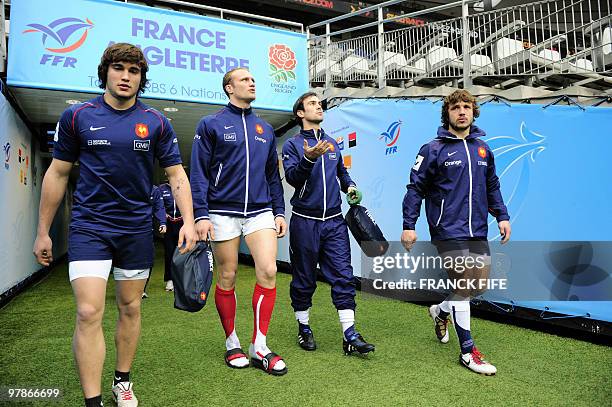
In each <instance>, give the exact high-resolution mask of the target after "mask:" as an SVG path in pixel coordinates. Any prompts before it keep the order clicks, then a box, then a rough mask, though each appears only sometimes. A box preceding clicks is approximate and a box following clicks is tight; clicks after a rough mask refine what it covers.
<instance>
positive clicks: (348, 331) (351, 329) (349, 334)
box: [344, 325, 357, 341]
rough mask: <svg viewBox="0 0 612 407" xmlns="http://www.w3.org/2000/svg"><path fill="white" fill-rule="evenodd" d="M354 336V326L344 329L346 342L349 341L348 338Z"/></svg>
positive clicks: (355, 332)
mask: <svg viewBox="0 0 612 407" xmlns="http://www.w3.org/2000/svg"><path fill="white" fill-rule="evenodd" d="M355 335H357V331H355V325H351V326H349V327H348V328H346V331H344V339H346V340H347V341H348V340H349V338H351V337H353V336H355Z"/></svg>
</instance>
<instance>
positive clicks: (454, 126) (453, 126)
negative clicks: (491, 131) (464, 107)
mask: <svg viewBox="0 0 612 407" xmlns="http://www.w3.org/2000/svg"><path fill="white" fill-rule="evenodd" d="M472 123H474V120H473V119H472V120H470V121H469V122H467V123H466V124H462V125H457V124H455V123H453V122H450V123H449V125H450V127H451V129H453V130H455V131H456V132H462V131H465V130H466V129H469V128H470V127H471V126H472Z"/></svg>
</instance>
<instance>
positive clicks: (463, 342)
mask: <svg viewBox="0 0 612 407" xmlns="http://www.w3.org/2000/svg"><path fill="white" fill-rule="evenodd" d="M457 319H458V318H457V312H456V310H455V307H453V322H454V324H455V331H456V332H457V337H458V338H459V345H460V346H461V353H471V352H472V349H473V348H474V340H472V335H471V334H470V331H469V330H467V329H463V328H462V327H461V325H459V322H458V321H457Z"/></svg>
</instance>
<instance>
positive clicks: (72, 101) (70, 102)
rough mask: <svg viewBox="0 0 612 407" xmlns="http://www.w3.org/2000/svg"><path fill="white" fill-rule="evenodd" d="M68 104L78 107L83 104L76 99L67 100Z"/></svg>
mask: <svg viewBox="0 0 612 407" xmlns="http://www.w3.org/2000/svg"><path fill="white" fill-rule="evenodd" d="M66 103H68V104H69V105H78V104H79V103H81V101H80V100H76V99H68V100H66Z"/></svg>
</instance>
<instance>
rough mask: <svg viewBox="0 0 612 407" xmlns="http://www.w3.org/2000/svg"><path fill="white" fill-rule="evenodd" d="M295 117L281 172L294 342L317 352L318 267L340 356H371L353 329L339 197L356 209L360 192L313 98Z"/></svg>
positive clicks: (306, 98)
mask: <svg viewBox="0 0 612 407" xmlns="http://www.w3.org/2000/svg"><path fill="white" fill-rule="evenodd" d="M293 114H294V115H295V117H296V119H297V121H298V124H299V125H300V127H301V128H302V130H301V131H300V133H299V134H297V135H295V136H294V137H292V138H290V139H289V140H287V142H285V145H283V166H284V168H285V178H286V179H287V182H288V183H289V184H290V185H291V186H293V187H294V188H295V192H294V194H293V197H292V198H291V205H292V211H291V223H290V226H289V240H290V246H289V254H290V256H291V275H292V279H291V286H290V295H291V305H292V307H293V310H294V311H295V318H296V319H297V321H298V335H297V341H298V344H299V346H300V347H301V348H302V349H304V350H307V351H313V350H315V349H316V348H317V346H316V342H315V339H314V334H313V332H312V329H311V328H310V322H309V315H310V308H311V306H312V296H313V294H314V292H315V289H316V287H317V264H319V266H320V268H321V273H322V274H323V276H324V278H325V279H326V280H327V281H328V282H329V284H330V285H331V289H332V290H331V296H332V302H333V303H334V306H335V307H336V309H337V310H338V317H339V319H340V324H341V326H342V333H343V338H342V339H343V341H342V347H343V349H344V353H345V354H347V355H349V354H352V353H354V352H357V353H359V354H362V355H363V354H367V353H369V352H372V351H373V350H374V345H373V344H371V343H367V342H366V341H365V340H364V339H363V337H362V336H361V335H360V334H359V332H357V330H356V329H355V307H356V305H355V277H354V276H353V267H352V266H351V246H350V242H349V236H348V227H347V224H346V222H345V220H344V218H343V217H342V208H341V205H342V199H341V197H340V192H344V193H347V194H348V195H347V198H348V200H349V201H350V202H351V203H353V204H358V203H359V202H360V201H361V192H359V191H358V190H357V187H356V184H355V183H354V182H353V180H352V179H351V177H350V175H349V173H348V171H347V170H346V168H345V167H344V163H343V161H342V154H341V152H340V147H339V146H338V144H337V143H336V141H335V140H334V139H332V138H331V137H329V136H328V135H327V134H325V132H324V131H323V129H322V128H321V122H322V121H323V107H322V106H321V101H320V100H319V98H318V96H317V94H316V93H314V92H308V93H305V94H303V95H302V96H300V97H299V98H298V99H297V100H296V102H295V104H294V105H293Z"/></svg>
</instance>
